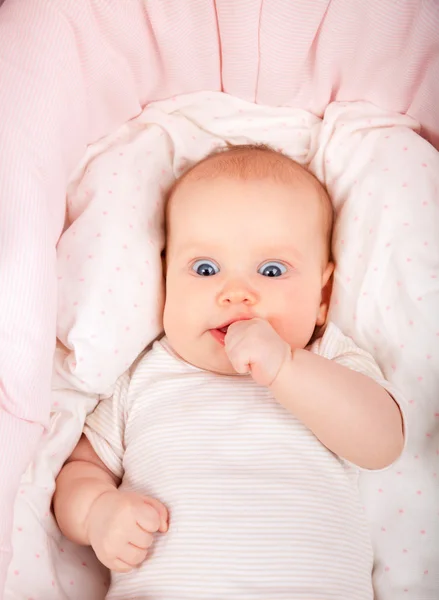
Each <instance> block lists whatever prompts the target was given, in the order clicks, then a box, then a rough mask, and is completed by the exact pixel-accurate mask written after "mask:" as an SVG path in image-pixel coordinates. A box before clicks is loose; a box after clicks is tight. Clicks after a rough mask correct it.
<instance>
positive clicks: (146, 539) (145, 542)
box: [128, 525, 154, 550]
mask: <svg viewBox="0 0 439 600" xmlns="http://www.w3.org/2000/svg"><path fill="white" fill-rule="evenodd" d="M128 541H129V543H130V544H132V545H133V546H137V548H142V549H144V550H147V549H148V548H150V547H151V545H152V543H153V541H154V536H153V534H152V533H149V532H148V531H145V530H144V529H142V528H141V527H140V526H139V525H137V526H136V527H135V528H134V529H133V531H130V533H129V535H128Z"/></svg>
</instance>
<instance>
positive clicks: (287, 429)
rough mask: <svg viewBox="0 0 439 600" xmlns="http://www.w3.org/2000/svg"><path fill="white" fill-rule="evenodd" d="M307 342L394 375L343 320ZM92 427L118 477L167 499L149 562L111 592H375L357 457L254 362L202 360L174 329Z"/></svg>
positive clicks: (187, 599)
mask: <svg viewBox="0 0 439 600" xmlns="http://www.w3.org/2000/svg"><path fill="white" fill-rule="evenodd" d="M310 351H311V352H315V353H318V354H320V355H322V356H324V357H326V358H329V359H331V360H335V361H336V362H338V363H340V364H343V365H345V366H347V367H350V368H352V369H354V370H357V371H361V372H363V373H364V374H366V375H368V376H370V377H372V378H373V379H375V380H377V381H378V382H379V383H380V384H382V385H383V386H384V387H386V388H389V386H388V384H387V383H386V382H385V381H384V380H383V378H382V375H381V373H380V370H379V368H378V366H377V365H376V363H375V362H374V360H373V358H372V357H371V356H370V355H369V354H368V353H366V352H364V351H362V350H360V349H358V348H357V347H356V346H355V344H354V343H353V342H352V340H350V339H349V338H347V337H345V336H344V335H343V334H342V333H341V332H340V331H339V330H338V329H337V328H336V327H335V325H333V324H330V325H329V326H328V327H327V329H326V332H325V334H324V336H323V338H321V339H320V340H318V341H317V342H315V343H314V344H313V345H312V347H311V348H310ZM392 393H393V391H392ZM85 435H86V436H87V438H88V439H89V440H90V442H91V444H92V446H93V448H94V449H95V451H96V452H97V454H98V456H99V457H100V458H101V459H102V460H103V462H104V463H105V464H106V465H107V467H108V468H109V469H110V470H111V471H112V472H113V473H115V475H117V476H118V477H121V478H122V484H121V489H123V490H129V491H136V492H139V493H140V494H145V495H148V496H153V497H155V498H158V499H159V500H161V501H162V502H163V503H164V504H165V505H166V506H167V507H168V510H169V513H170V526H169V530H168V532H167V533H166V534H157V536H156V539H155V542H154V545H153V547H152V552H151V554H150V555H148V557H147V559H146V561H145V562H144V563H143V564H142V565H141V567H140V568H138V569H136V570H134V571H133V572H131V573H129V574H124V575H121V574H113V577H112V583H111V587H110V591H109V593H108V596H107V598H108V599H109V600H116V599H119V600H122V599H123V600H128V599H129V600H134V599H136V600H141V599H142V600H143V599H144V600H146V599H148V600H201V599H203V600H281V599H282V600H329V599H331V600H372V598H373V592H372V583H371V570H372V549H371V543H370V539H369V533H368V530H367V525H366V522H365V519H364V516H363V511H362V508H361V505H360V500H359V495H358V491H357V476H358V469H356V468H355V467H353V466H352V465H349V464H348V463H346V462H345V461H343V460H341V459H339V458H337V457H336V456H335V455H334V454H332V453H331V452H330V451H329V450H327V449H326V448H325V447H324V446H323V445H322V444H321V443H320V442H319V441H318V440H317V439H316V437H315V436H314V435H313V434H312V433H311V432H310V431H309V430H308V429H307V428H305V427H304V426H303V425H302V424H301V423H300V422H299V421H298V420H297V419H295V418H294V417H293V416H292V415H291V414H289V413H288V412H287V411H286V410H285V409H284V408H283V407H282V406H280V405H279V404H278V403H277V402H276V400H275V399H274V398H273V396H272V395H271V393H270V391H269V390H268V389H266V388H264V387H261V386H258V385H257V384H256V383H254V382H253V380H252V379H251V377H250V376H224V375H216V374H213V373H210V372H206V371H203V370H201V369H198V368H196V367H194V366H191V365H189V364H187V363H185V362H184V361H182V360H181V359H180V358H178V357H177V356H176V355H175V354H174V353H173V351H172V349H171V348H170V347H169V344H168V343H167V341H166V338H163V339H162V340H161V341H159V342H156V343H155V344H154V346H153V348H152V350H150V351H149V352H148V353H147V354H146V355H145V356H144V357H143V358H141V359H140V361H139V362H138V363H137V364H136V365H135V367H134V368H133V369H132V372H131V373H130V374H125V375H124V376H122V377H121V378H120V379H119V381H118V384H117V387H116V390H115V393H114V395H113V396H112V397H111V398H109V399H104V400H101V402H100V403H99V405H98V406H97V408H96V410H95V411H94V413H93V414H91V415H90V416H89V417H88V419H87V422H86V427H85Z"/></svg>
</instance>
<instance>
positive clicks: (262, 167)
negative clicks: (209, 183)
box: [165, 142, 334, 259]
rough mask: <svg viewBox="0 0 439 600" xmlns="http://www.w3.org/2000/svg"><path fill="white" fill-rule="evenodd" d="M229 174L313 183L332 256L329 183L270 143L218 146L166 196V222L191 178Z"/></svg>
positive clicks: (288, 181) (180, 179) (331, 213)
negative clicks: (174, 200)
mask: <svg viewBox="0 0 439 600" xmlns="http://www.w3.org/2000/svg"><path fill="white" fill-rule="evenodd" d="M221 176H227V177H236V178H238V179H243V180H248V179H265V178H271V179H274V180H275V181H279V182H281V183H285V184H290V183H291V182H292V181H294V180H296V181H297V180H299V181H301V182H306V183H308V184H311V185H312V186H313V187H314V189H315V190H316V191H317V193H318V195H319V198H320V201H321V203H322V208H323V211H324V227H325V234H326V238H327V249H328V258H329V259H330V258H331V243H332V226H333V221H334V209H333V206H332V202H331V200H330V198H329V195H328V193H327V191H326V189H325V187H324V186H323V185H322V184H321V183H320V181H319V180H318V179H317V177H315V176H314V175H313V174H312V173H311V172H310V171H309V170H308V169H306V168H305V167H304V166H302V165H300V164H299V163H297V162H296V161H294V160H293V159H292V158H290V157H289V156H287V155H286V154H284V153H283V152H280V151H278V150H275V149H274V148H272V147H271V146H269V145H267V144H231V143H229V142H227V143H226V145H225V146H221V147H219V148H216V149H215V150H213V151H212V152H210V153H209V154H208V155H207V156H205V157H204V158H203V159H202V160H200V161H199V162H197V163H195V164H194V165H193V166H192V167H190V168H189V169H188V170H187V171H186V172H185V173H184V174H183V175H182V176H181V177H179V178H178V179H177V180H176V181H175V183H174V184H173V186H172V187H171V189H170V190H169V192H168V194H167V198H166V219H165V221H166V223H167V222H168V207H169V204H170V200H171V199H172V196H173V195H174V194H175V192H176V190H177V189H178V188H179V187H180V186H181V185H183V184H184V183H185V182H187V181H200V180H203V179H215V178H217V177H221Z"/></svg>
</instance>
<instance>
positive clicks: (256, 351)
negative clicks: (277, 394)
mask: <svg viewBox="0 0 439 600" xmlns="http://www.w3.org/2000/svg"><path fill="white" fill-rule="evenodd" d="M225 349H226V354H227V356H228V358H229V360H230V362H231V364H232V367H233V368H234V369H235V371H236V372H237V373H250V374H251V376H252V377H253V379H254V380H255V381H256V383H259V385H264V386H267V387H268V386H270V385H271V384H272V383H273V382H274V380H275V379H276V377H277V375H278V373H279V371H280V369H281V367H282V366H283V365H284V363H285V362H286V361H287V360H289V359H290V358H291V349H290V347H289V346H288V344H287V343H286V342H285V341H284V340H283V339H282V338H281V337H280V335H279V334H278V333H277V332H276V331H275V330H274V329H273V327H272V326H271V325H270V323H269V322H268V321H265V320H263V319H249V320H247V321H236V322H235V323H232V325H230V326H229V328H228V330H227V334H226V338H225Z"/></svg>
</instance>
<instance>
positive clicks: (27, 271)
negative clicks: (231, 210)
mask: <svg viewBox="0 0 439 600" xmlns="http://www.w3.org/2000/svg"><path fill="white" fill-rule="evenodd" d="M438 23H439V5H438V3H437V2H435V1H434V0H431V1H424V0H406V1H404V2H382V1H381V0H369V1H368V2H365V1H364V0H315V1H313V2H309V1H307V0H261V1H260V2H248V1H243V0H237V1H236V2H235V0H233V1H230V0H191V2H187V0H167V1H166V2H163V1H162V0H148V1H146V0H126V1H123V2H121V1H116V0H114V1H112V0H108V1H106V2H103V1H102V0H57V1H56V2H48V1H47V0H2V2H1V11H0V114H1V119H0V148H1V149H2V156H1V161H0V172H1V176H0V223H1V235H0V260H1V268H0V292H1V293H0V443H1V452H0V473H1V475H2V477H3V479H2V482H1V483H2V487H1V493H0V589H2V587H3V583H4V574H5V570H6V567H7V565H8V563H9V560H10V546H9V538H10V532H11V522H12V516H11V509H12V502H13V497H14V496H15V492H16V489H17V486H18V482H19V478H20V476H21V474H22V472H23V470H24V468H25V466H26V465H27V464H28V462H29V460H30V458H31V457H32V455H33V453H34V450H35V446H36V444H37V443H38V440H39V438H40V435H41V433H42V431H43V428H44V427H45V426H46V425H47V423H48V417H49V396H50V394H49V389H50V370H51V369H50V365H51V360H52V354H53V350H54V344H55V309H56V277H55V252H54V249H55V245H56V243H57V241H58V238H59V235H60V233H61V231H62V225H63V219H64V208H65V205H64V201H65V189H66V183H67V180H68V178H69V176H70V174H71V171H72V169H73V168H74V167H75V165H76V164H77V162H78V161H79V160H80V159H81V157H82V155H83V153H84V152H85V149H86V147H87V145H88V144H90V143H93V142H95V141H96V140H97V139H100V138H101V137H102V136H105V135H107V134H108V133H110V132H112V131H114V130H115V129H116V128H117V127H119V126H120V125H121V124H122V123H124V122H126V121H127V120H128V119H131V118H133V117H135V116H136V115H138V114H139V113H140V112H141V110H142V108H143V107H144V106H145V105H147V104H148V103H149V102H151V101H154V100H158V99H163V98H168V97H171V96H172V95H175V94H182V93H188V92H195V91H198V90H223V91H225V92H228V93H230V94H233V95H235V96H237V97H239V98H243V99H245V100H249V101H253V102H257V103H265V104H270V105H273V106H293V107H300V108H305V109H307V110H310V111H311V112H312V113H313V114H316V115H318V116H322V114H323V112H324V110H325V108H326V106H327V105H328V103H329V102H331V101H334V100H337V101H342V100H351V101H353V100H368V101H371V102H373V103H375V104H377V105H380V106H382V107H384V108H387V109H391V110H396V111H399V112H402V113H408V114H410V115H412V116H413V117H414V118H416V119H417V120H418V121H419V123H420V125H421V135H423V136H424V137H425V138H427V139H429V140H430V141H431V142H432V143H433V144H434V145H436V147H437V145H438V143H439V137H438V133H439V120H438V113H437V102H438V94H439V76H438V73H439V50H438V45H437V31H438V27H439V25H438Z"/></svg>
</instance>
